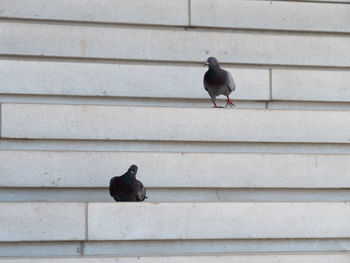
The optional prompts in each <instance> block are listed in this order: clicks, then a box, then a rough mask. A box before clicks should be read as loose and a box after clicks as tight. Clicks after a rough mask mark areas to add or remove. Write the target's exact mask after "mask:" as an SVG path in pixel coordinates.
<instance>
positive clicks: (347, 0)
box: [245, 0, 350, 4]
mask: <svg viewBox="0 0 350 263" xmlns="http://www.w3.org/2000/svg"><path fill="white" fill-rule="evenodd" d="M245 1H269V2H271V1H272V2H278V1H281V2H282V1H286V2H287V1H289V2H293V0H245ZM301 1H302V2H324V3H327V2H329V3H335V4H337V3H340V4H350V0H301Z"/></svg>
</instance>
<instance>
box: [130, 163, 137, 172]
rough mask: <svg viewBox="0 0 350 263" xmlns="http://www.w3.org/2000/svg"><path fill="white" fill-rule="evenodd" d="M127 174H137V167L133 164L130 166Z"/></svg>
mask: <svg viewBox="0 0 350 263" xmlns="http://www.w3.org/2000/svg"><path fill="white" fill-rule="evenodd" d="M128 172H130V173H131V174H132V175H136V174H137V166H136V165H135V164H133V165H131V166H130V168H129V170H128Z"/></svg>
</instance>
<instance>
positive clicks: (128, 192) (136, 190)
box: [109, 164, 147, 202]
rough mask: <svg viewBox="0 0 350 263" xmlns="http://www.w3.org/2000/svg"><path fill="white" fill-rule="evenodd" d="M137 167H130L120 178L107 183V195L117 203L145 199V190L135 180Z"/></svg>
mask: <svg viewBox="0 0 350 263" xmlns="http://www.w3.org/2000/svg"><path fill="white" fill-rule="evenodd" d="M136 174H137V166H136V165H134V164H133V165H131V166H130V168H129V170H128V171H127V172H126V173H125V174H123V175H122V176H115V177H113V178H112V179H111V181H110V182H109V193H110V195H111V196H112V197H113V198H114V200H115V201H117V202H123V201H143V200H145V199H146V198H147V197H146V189H145V188H144V187H143V184H142V183H141V182H140V181H139V180H137V179H136Z"/></svg>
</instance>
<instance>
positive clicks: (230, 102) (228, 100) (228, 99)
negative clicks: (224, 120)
mask: <svg viewBox="0 0 350 263" xmlns="http://www.w3.org/2000/svg"><path fill="white" fill-rule="evenodd" d="M226 97H227V101H226V106H225V107H227V105H230V106H231V107H233V106H236V105H235V104H233V102H232V101H231V100H230V98H229V96H226Z"/></svg>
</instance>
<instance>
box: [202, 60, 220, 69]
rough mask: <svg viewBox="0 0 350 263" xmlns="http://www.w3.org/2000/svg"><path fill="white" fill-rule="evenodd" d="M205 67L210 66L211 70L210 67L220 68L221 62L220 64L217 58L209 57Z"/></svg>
mask: <svg viewBox="0 0 350 263" xmlns="http://www.w3.org/2000/svg"><path fill="white" fill-rule="evenodd" d="M204 66H209V68H210V67H213V66H214V67H215V66H219V62H218V60H217V59H216V58H214V57H209V58H208V59H207V61H206V62H205V64H204Z"/></svg>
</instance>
